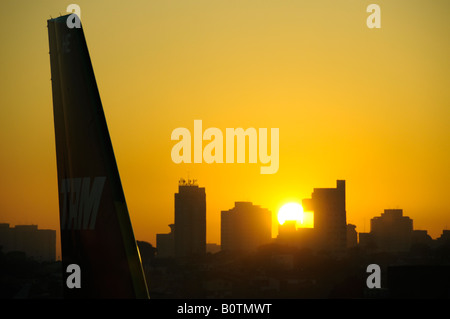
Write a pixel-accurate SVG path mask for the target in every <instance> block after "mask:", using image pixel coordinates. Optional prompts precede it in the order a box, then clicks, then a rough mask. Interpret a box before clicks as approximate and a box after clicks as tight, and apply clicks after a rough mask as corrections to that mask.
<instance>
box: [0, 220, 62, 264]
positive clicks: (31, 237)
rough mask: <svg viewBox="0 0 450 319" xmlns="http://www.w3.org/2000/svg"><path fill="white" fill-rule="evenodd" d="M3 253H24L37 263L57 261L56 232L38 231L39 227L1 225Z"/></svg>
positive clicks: (48, 230)
mask: <svg viewBox="0 0 450 319" xmlns="http://www.w3.org/2000/svg"><path fill="white" fill-rule="evenodd" d="M0 246H1V247H2V250H3V252H4V253H5V252H9V251H22V252H25V254H26V255H27V256H28V257H31V258H34V259H35V260H37V261H55V260H56V230H51V229H38V226H37V225H16V226H15V227H14V228H13V227H9V224H0Z"/></svg>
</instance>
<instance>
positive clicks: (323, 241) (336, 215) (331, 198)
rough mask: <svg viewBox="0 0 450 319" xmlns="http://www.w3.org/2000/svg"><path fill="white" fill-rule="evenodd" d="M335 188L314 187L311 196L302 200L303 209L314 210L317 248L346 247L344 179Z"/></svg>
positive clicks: (332, 249) (334, 249)
mask: <svg viewBox="0 0 450 319" xmlns="http://www.w3.org/2000/svg"><path fill="white" fill-rule="evenodd" d="M336 184H337V186H336V188H314V191H313V193H312V194H311V198H309V199H304V200H303V201H302V205H303V209H304V210H305V211H313V212H314V230H315V236H316V242H317V249H319V250H325V251H330V252H343V251H345V249H346V247H347V217H346V216H347V213H346V207H345V181H344V180H338V181H337V183H336Z"/></svg>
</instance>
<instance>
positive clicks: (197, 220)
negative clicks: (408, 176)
mask: <svg viewBox="0 0 450 319" xmlns="http://www.w3.org/2000/svg"><path fill="white" fill-rule="evenodd" d="M345 187H346V184H345V181H344V180H338V181H337V183H336V188H314V190H313V192H312V194H311V197H310V198H306V199H303V200H302V206H303V208H304V210H305V211H311V212H313V213H314V227H313V228H296V224H295V221H286V222H285V223H283V224H282V225H281V224H279V225H278V235H277V237H275V238H273V237H272V234H271V230H272V212H270V211H269V210H268V209H266V208H263V207H260V206H258V205H255V204H253V203H251V202H239V201H237V202H235V206H234V207H232V208H230V209H228V210H223V211H222V212H221V243H220V245H218V244H214V243H207V240H206V223H207V220H206V190H205V188H203V187H199V186H198V184H197V182H196V181H195V180H187V181H186V180H183V179H182V180H180V181H179V185H178V193H176V194H175V196H174V203H175V205H174V207H175V209H174V223H173V224H170V225H169V227H170V232H169V233H166V234H157V235H156V247H154V246H153V245H152V244H150V243H148V242H143V241H138V247H139V250H140V254H141V259H142V265H143V268H144V272H145V275H146V278H147V285H148V289H149V293H150V297H151V298H154V299H158V298H162V299H172V298H288V299H290V298H448V297H450V271H449V270H450V266H449V265H450V231H448V230H443V232H442V235H441V236H440V237H439V238H437V239H432V238H431V237H430V236H429V235H428V233H427V231H426V230H416V229H414V227H413V220H412V219H411V218H410V217H408V216H405V215H404V212H403V210H402V209H385V210H384V212H382V213H381V214H380V216H375V217H373V218H372V219H371V221H370V232H368V233H365V232H359V233H358V232H357V231H356V226H355V225H352V224H347V218H346V190H345ZM55 234H56V232H55V231H53V230H38V228H37V226H35V225H31V226H29V225H17V226H16V227H15V228H11V227H9V224H0V246H1V250H0V257H1V258H0V265H1V268H2V273H4V274H5V273H6V274H9V276H3V277H2V279H1V283H0V287H2V288H1V294H0V296H1V297H3V298H14V297H17V298H20V297H29V298H60V297H62V294H60V292H61V291H62V288H61V286H62V276H61V274H60V273H58V271H60V263H59V262H56V261H55V250H56V240H55ZM18 251H22V253H18ZM30 263H32V265H33V266H32V267H35V268H36V269H38V270H39V271H36V272H29V273H28V274H29V276H28V277H29V278H24V276H23V275H21V274H19V273H18V272H17V269H23V267H30ZM18 264H21V266H20V267H18V266H17V265H18ZM369 264H377V265H379V266H380V267H381V288H379V289H369V288H368V287H367V284H366V279H367V276H368V273H367V271H366V268H367V266H368V265H369ZM42 274H44V275H45V277H43V278H42V277H39V276H41V275H42ZM36 276H37V277H39V278H40V279H39V280H38V279H37V277H36ZM25 277H26V276H25ZM46 280H47V281H46ZM31 282H34V284H33V285H36V283H38V285H39V289H37V290H36V289H35V290H33V289H32V288H33V287H32V286H33V285H32V284H31ZM46 289H47V291H46Z"/></svg>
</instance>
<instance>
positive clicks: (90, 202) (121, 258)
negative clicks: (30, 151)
mask: <svg viewBox="0 0 450 319" xmlns="http://www.w3.org/2000/svg"><path fill="white" fill-rule="evenodd" d="M70 16H71V15H65V16H61V17H58V18H55V19H50V20H48V21H47V27H48V35H49V46H50V66H51V77H52V92H53V115H54V126H55V144H56V159H57V172H58V190H59V207H60V227H61V250H62V263H63V271H65V270H66V268H67V266H68V265H71V264H76V265H78V266H79V268H80V272H81V276H80V279H81V287H80V288H69V287H68V286H67V285H66V282H64V296H65V297H67V298H148V290H147V285H146V281H145V276H144V272H143V269H142V264H141V260H140V255H139V250H138V248H137V243H136V240H135V237H134V234H133V228H132V225H131V221H130V217H129V214H128V209H127V205H126V201H125V196H124V193H123V189H122V184H121V181H120V176H119V172H118V168H117V163H116V160H115V157H114V151H113V147H112V144H111V139H110V136H109V132H108V127H107V124H106V119H105V115H104V112H103V107H102V103H101V100H100V95H99V92H98V88H97V83H96V80H95V75H94V71H93V68H92V64H91V60H90V56H89V51H88V48H87V44H86V39H85V36H84V33H83V28H82V27H81V25H80V27H79V28H77V27H73V28H70V27H68V25H67V23H66V21H67V19H68V17H70ZM66 275H67V274H66ZM64 278H65V279H64V280H66V277H64Z"/></svg>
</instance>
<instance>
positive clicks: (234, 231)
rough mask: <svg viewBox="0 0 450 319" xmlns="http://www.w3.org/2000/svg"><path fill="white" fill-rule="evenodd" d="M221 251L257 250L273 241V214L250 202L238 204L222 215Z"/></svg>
mask: <svg viewBox="0 0 450 319" xmlns="http://www.w3.org/2000/svg"><path fill="white" fill-rule="evenodd" d="M220 236H221V247H222V248H221V249H222V250H234V251H236V250H240V251H250V250H255V249H257V248H258V247H259V246H261V245H264V244H268V243H270V242H271V240H272V213H271V212H270V211H269V210H268V209H265V208H261V207H260V206H256V205H253V204H252V203H250V202H236V203H235V205H234V208H232V209H230V210H227V211H222V213H221V234H220Z"/></svg>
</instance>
